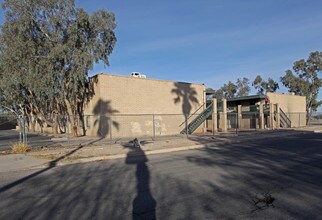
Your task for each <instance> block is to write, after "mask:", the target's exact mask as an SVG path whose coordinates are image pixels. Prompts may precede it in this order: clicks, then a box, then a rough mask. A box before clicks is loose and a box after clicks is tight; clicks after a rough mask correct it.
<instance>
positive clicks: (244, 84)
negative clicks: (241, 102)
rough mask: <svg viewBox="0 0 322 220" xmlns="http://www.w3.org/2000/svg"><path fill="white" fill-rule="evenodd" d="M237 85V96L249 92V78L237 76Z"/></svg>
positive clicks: (246, 94) (245, 94)
mask: <svg viewBox="0 0 322 220" xmlns="http://www.w3.org/2000/svg"><path fill="white" fill-rule="evenodd" d="M236 86H237V91H238V92H237V97H241V96H248V95H249V92H250V87H249V79H248V78H246V77H243V78H242V79H240V78H238V79H237V82H236Z"/></svg>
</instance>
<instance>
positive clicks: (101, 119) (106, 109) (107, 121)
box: [93, 99, 119, 139]
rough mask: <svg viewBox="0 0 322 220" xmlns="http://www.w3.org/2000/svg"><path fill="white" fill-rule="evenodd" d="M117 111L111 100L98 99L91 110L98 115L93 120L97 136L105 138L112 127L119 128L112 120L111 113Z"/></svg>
mask: <svg viewBox="0 0 322 220" xmlns="http://www.w3.org/2000/svg"><path fill="white" fill-rule="evenodd" d="M118 112H119V111H117V110H115V109H113V108H112V106H111V101H103V100H102V99H100V100H98V102H97V103H96V105H95V107H94V110H93V114H94V115H97V116H98V118H97V119H96V120H95V121H94V126H96V125H97V124H98V129H97V136H98V137H100V138H101V139H103V138H105V137H106V136H107V135H108V134H110V132H111V130H112V128H113V127H115V128H116V129H117V130H119V123H118V122H116V121H113V120H112V115H113V114H114V113H118Z"/></svg>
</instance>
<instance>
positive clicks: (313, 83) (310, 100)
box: [281, 51, 322, 115]
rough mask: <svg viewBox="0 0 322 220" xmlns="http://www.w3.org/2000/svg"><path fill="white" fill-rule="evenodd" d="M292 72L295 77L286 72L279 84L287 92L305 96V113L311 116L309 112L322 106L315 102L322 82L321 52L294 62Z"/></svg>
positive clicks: (288, 71) (290, 72)
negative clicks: (286, 89) (281, 84)
mask: <svg viewBox="0 0 322 220" xmlns="http://www.w3.org/2000/svg"><path fill="white" fill-rule="evenodd" d="M293 70H294V72H295V73H296V74H297V76H296V75H294V74H293V72H292V71H291V70H287V71H286V73H285V75H284V76H283V77H281V82H282V83H283V85H284V86H285V87H286V88H288V90H289V92H294V93H295V94H296V95H302V96H306V111H307V113H308V114H309V115H311V112H312V111H315V110H316V109H317V108H318V106H319V105H321V104H322V103H321V101H318V100H317V97H318V94H319V90H320V88H321V86H322V80H321V78H320V77H319V74H320V73H321V71H322V52H318V51H315V52H312V53H310V55H309V57H308V59H307V60H304V59H301V60H298V61H296V62H294V65H293Z"/></svg>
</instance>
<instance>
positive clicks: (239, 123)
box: [237, 105, 243, 129]
mask: <svg viewBox="0 0 322 220" xmlns="http://www.w3.org/2000/svg"><path fill="white" fill-rule="evenodd" d="M242 118H243V116H242V106H241V105H238V106H237V123H238V125H237V128H238V129H242Z"/></svg>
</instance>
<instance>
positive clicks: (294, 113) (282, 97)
mask: <svg viewBox="0 0 322 220" xmlns="http://www.w3.org/2000/svg"><path fill="white" fill-rule="evenodd" d="M267 97H268V98H269V100H270V103H271V104H276V103H278V104H279V107H280V108H281V109H282V110H283V112H285V114H286V115H287V116H288V117H289V119H290V120H291V126H292V127H301V126H306V97H305V96H297V95H291V94H276V93H270V92H269V93H267Z"/></svg>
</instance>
